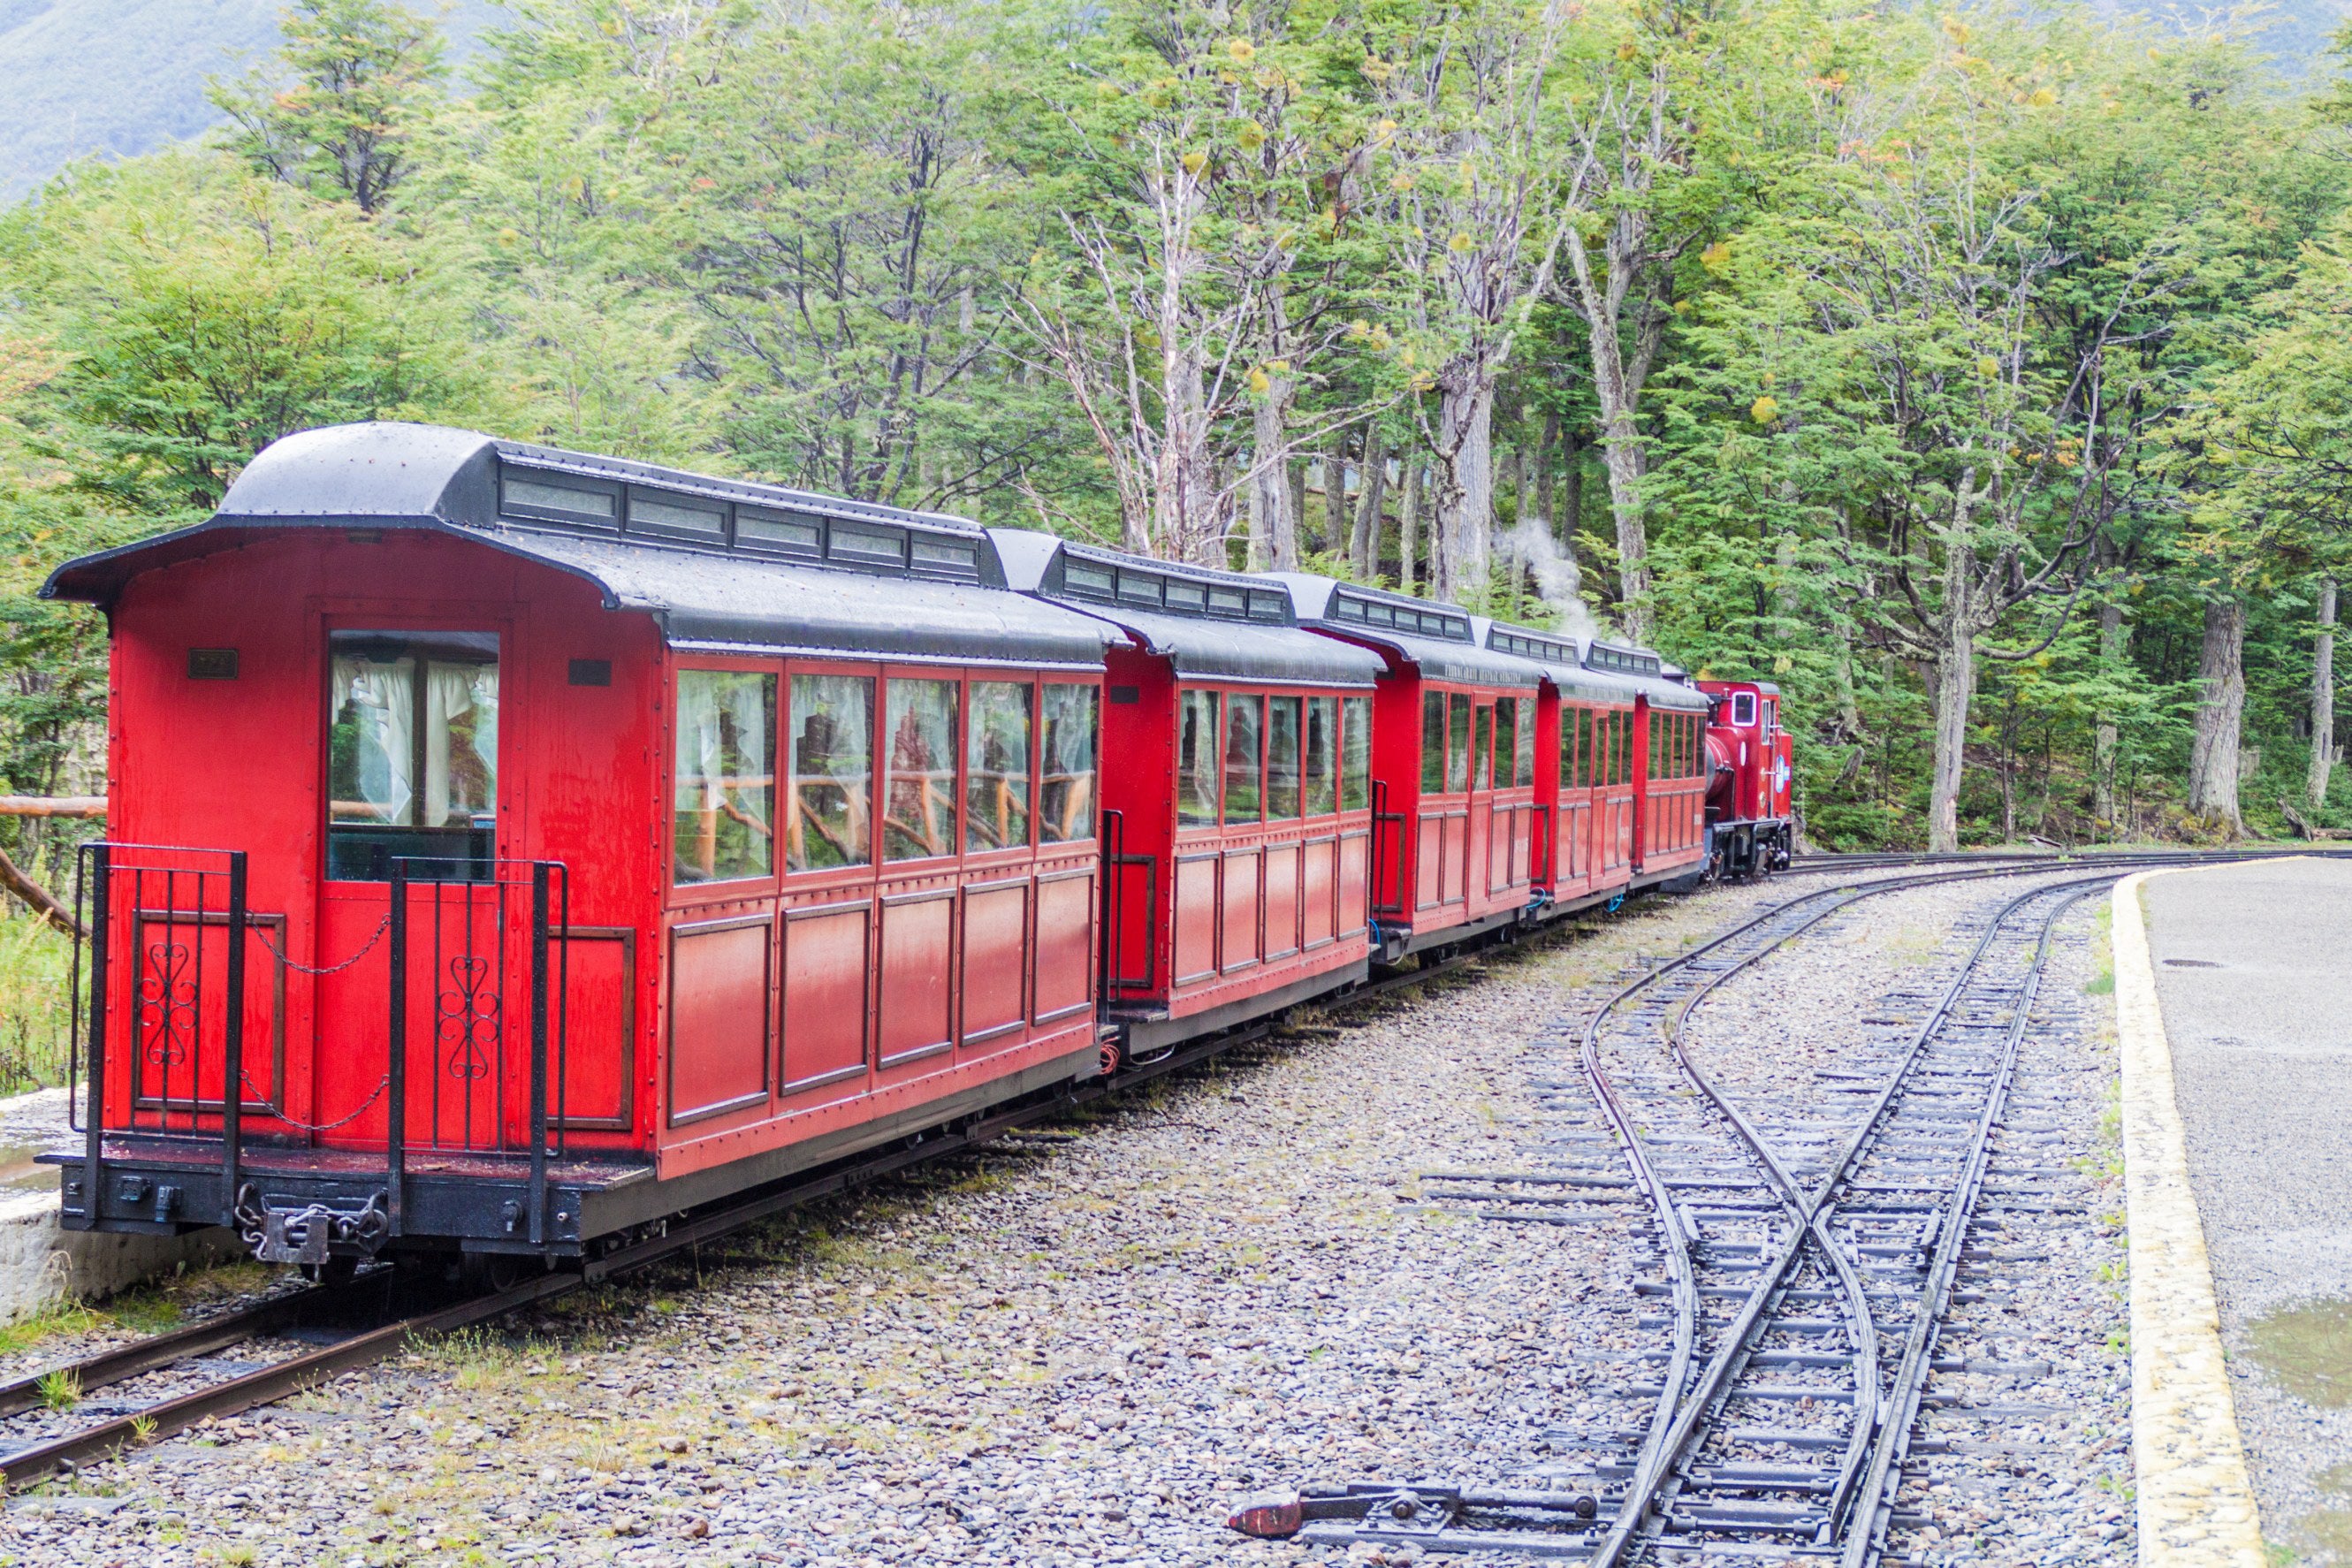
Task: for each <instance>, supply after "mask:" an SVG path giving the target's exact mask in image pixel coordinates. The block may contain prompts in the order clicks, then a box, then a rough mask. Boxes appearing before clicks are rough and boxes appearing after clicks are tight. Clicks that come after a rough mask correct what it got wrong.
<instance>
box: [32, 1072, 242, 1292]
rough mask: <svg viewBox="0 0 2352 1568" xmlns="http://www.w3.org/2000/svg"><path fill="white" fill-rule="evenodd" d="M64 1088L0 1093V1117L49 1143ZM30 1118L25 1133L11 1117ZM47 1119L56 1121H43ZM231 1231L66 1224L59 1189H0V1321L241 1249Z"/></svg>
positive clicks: (38, 1142) (60, 1119) (59, 1121)
mask: <svg viewBox="0 0 2352 1568" xmlns="http://www.w3.org/2000/svg"><path fill="white" fill-rule="evenodd" d="M64 1092H65V1091H64V1090H62V1089H35V1090H33V1091H32V1092H31V1093H29V1094H22V1095H17V1096H15V1097H14V1098H11V1099H5V1100H0V1122H8V1123H11V1124H12V1131H11V1134H10V1136H11V1137H12V1138H16V1137H24V1138H27V1139H29V1140H30V1142H32V1144H33V1146H35V1147H43V1146H54V1144H55V1143H56V1142H57V1135H58V1132H59V1131H60V1130H61V1129H62V1128H63V1126H64V1123H65V1109H64V1105H63V1095H64ZM27 1120H29V1121H34V1122H36V1123H37V1126H36V1127H35V1128H33V1129H32V1130H29V1131H25V1132H17V1131H15V1130H14V1124H15V1123H17V1122H21V1121H27ZM52 1120H54V1122H55V1125H49V1123H50V1122H51V1121H52ZM244 1251H245V1248H244V1247H241V1246H240V1245H239V1244H238V1242H237V1238H236V1234H235V1233H234V1232H232V1231H229V1230H227V1229H225V1228H220V1227H215V1228H213V1229H209V1230H200V1231H195V1232H193V1233H191V1234H189V1235H187V1236H115V1235H108V1234H103V1233H100V1232H96V1231H86V1230H68V1229H66V1228H65V1227H64V1226H63V1225H62V1224H61V1223H60V1215H59V1213H58V1191H57V1188H56V1186H55V1185H53V1184H52V1185H49V1186H47V1187H46V1188H0V1323H15V1322H21V1321H24V1320H26V1319H27V1318H34V1317H38V1316H39V1315H40V1314H41V1313H43V1312H46V1311H49V1310H53V1309H55V1308H58V1307H60V1306H63V1305H66V1304H68V1303H69V1302H77V1301H95V1300H104V1299H105V1298H106V1297H109V1296H112V1295H116V1294H118V1293H120V1292H121V1291H124V1290H128V1289H131V1288H133V1287H134V1286H139V1285H144V1284H146V1283H148V1282H149V1281H151V1280H154V1279H162V1278H164V1277H165V1276H168V1275H170V1274H172V1273H173V1272H174V1271H175V1270H177V1269H180V1268H205V1267H207V1266H208V1265H211V1264H215V1263H225V1262H227V1261H228V1260H230V1259H231V1258H237V1257H240V1256H242V1255H243V1253H244Z"/></svg>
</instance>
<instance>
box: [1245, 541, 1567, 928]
mask: <svg viewBox="0 0 2352 1568" xmlns="http://www.w3.org/2000/svg"><path fill="white" fill-rule="evenodd" d="M1270 575H1271V576H1272V577H1273V579H1274V580H1276V581H1278V582H1282V583H1285V584H1288V585H1289V588H1290V593H1291V598H1292V600H1293V601H1294V602H1295V604H1296V605H1297V614H1298V619H1299V623H1300V624H1301V625H1302V626H1311V627H1313V628H1314V629H1315V630H1317V631H1319V632H1321V633H1323V634H1325V635H1326V636H1328V637H1335V638H1337V639H1339V640H1340V641H1342V642H1347V643H1352V644H1355V645H1357V646H1359V647H1366V648H1370V649H1371V650H1372V651H1373V652H1375V653H1377V654H1379V655H1380V656H1381V660H1382V663H1383V665H1384V672H1383V674H1382V675H1381V680H1380V683H1379V687H1378V690H1377V691H1376V693H1375V695H1374V697H1373V720H1372V787H1371V793H1372V879H1371V900H1372V902H1371V909H1372V917H1373V919H1374V921H1376V922H1377V924H1378V928H1379V931H1378V937H1379V948H1380V955H1381V958H1382V959H1384V960H1386V961H1388V962H1391V963H1393V962H1394V961H1395V960H1397V959H1399V958H1402V957H1403V956H1404V955H1406V954H1407V953H1412V952H1426V951H1428V950H1430V949H1432V948H1439V947H1450V946H1453V945H1454V944H1456V943H1459V942H1464V941H1466V940H1468V939H1470V938H1473V937H1475V936H1478V935H1481V934H1482V933H1485V932H1487V931H1496V930H1498V929H1502V928H1505V927H1508V926H1513V925H1517V924H1519V923H1521V922H1523V921H1528V920H1530V919H1532V918H1533V917H1534V915H1535V914H1536V913H1537V911H1538V910H1540V908H1541V907H1542V900H1541V898H1540V896H1539V895H1538V893H1537V891H1536V863H1535V852H1536V788H1535V784H1536V780H1535V742H1536V720H1537V713H1536V710H1537V696H1538V692H1539V691H1540V690H1541V689H1542V686H1543V671H1542V670H1541V669H1540V668H1538V667H1537V666H1536V665H1534V664H1532V663H1530V662H1528V660H1526V659H1523V658H1516V657H1514V656H1512V655H1510V654H1503V653H1496V652H1493V651H1491V650H1490V649H1488V648H1486V647H1482V646H1481V645H1480V643H1479V641H1478V637H1477V633H1476V630H1475V623H1474V621H1473V619H1472V617H1471V616H1469V615H1468V614H1467V613H1465V612H1464V611H1461V610H1457V609H1453V608H1449V607H1446V606H1444V605H1433V604H1430V603H1428V602H1427V601H1425V600H1421V599H1415V598H1412V597H1410V596H1408V595H1402V594H1391V593H1388V592H1386V591H1384V590H1382V589H1379V588H1367V587H1363V586H1360V585H1359V584H1353V583H1339V582H1336V581H1334V580H1333V579H1331V578H1328V577H1316V576H1310V575H1307V574H1291V573H1275V574H1270Z"/></svg>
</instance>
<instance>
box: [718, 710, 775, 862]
mask: <svg viewBox="0 0 2352 1568" xmlns="http://www.w3.org/2000/svg"><path fill="white" fill-rule="evenodd" d="M727 713H728V717H729V718H730V719H732V720H733V721H734V730H735V754H736V766H737V767H738V768H739V769H740V772H741V773H742V775H743V778H744V780H745V781H746V783H747V784H749V782H750V781H751V780H756V779H761V778H765V777H767V776H768V773H769V767H768V687H767V683H766V681H765V679H763V678H761V677H759V676H744V677H740V678H738V679H734V680H731V681H730V682H728V686H727ZM711 771H712V772H713V773H717V771H718V768H717V764H716V763H715V762H714V763H713V764H712V768H711ZM713 800H714V804H715V803H716V797H715V796H714V797H713ZM767 800H768V796H767V792H765V791H763V790H761V789H760V788H759V787H757V785H756V784H753V785H751V787H748V788H743V789H740V790H738V791H737V792H736V795H735V804H736V805H737V807H738V809H740V811H741V812H742V813H743V815H744V816H748V817H750V818H751V820H752V821H753V822H754V823H757V824H758V825H759V826H761V827H762V828H764V827H766V826H768V820H767V809H766V807H767Z"/></svg>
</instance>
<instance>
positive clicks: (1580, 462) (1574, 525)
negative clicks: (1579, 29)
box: [1551, 440, 1585, 555]
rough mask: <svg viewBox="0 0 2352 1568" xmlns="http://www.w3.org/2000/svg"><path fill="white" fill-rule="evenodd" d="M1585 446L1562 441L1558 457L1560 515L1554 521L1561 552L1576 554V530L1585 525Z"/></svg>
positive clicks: (1553, 526) (1553, 524) (1553, 527)
mask: <svg viewBox="0 0 2352 1568" xmlns="http://www.w3.org/2000/svg"><path fill="white" fill-rule="evenodd" d="M1584 449H1585V448H1584V443H1583V442H1581V441H1573V440H1571V441H1567V442H1563V443H1562V444H1561V447H1560V454H1559V466H1560V475H1559V515H1558V516H1556V517H1554V518H1553V519H1552V520H1551V525H1552V529H1553V531H1555V532H1557V533H1558V534H1559V547H1560V550H1561V551H1562V552H1564V553H1567V554H1570V555H1572V554H1574V553H1575V552H1576V531H1577V530H1578V529H1580V528H1582V527H1583V526H1584Z"/></svg>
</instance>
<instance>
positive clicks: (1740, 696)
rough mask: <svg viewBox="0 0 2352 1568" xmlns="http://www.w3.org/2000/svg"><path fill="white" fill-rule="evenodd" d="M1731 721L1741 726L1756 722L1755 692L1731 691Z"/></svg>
mask: <svg viewBox="0 0 2352 1568" xmlns="http://www.w3.org/2000/svg"><path fill="white" fill-rule="evenodd" d="M1731 721H1732V722H1733V723H1734V724H1738V725H1739V726H1741V727H1743V728H1745V727H1746V726H1748V725H1749V724H1753V723H1754V722H1756V693H1754V692H1753V691H1735V692H1733V693H1732V695H1731Z"/></svg>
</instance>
